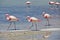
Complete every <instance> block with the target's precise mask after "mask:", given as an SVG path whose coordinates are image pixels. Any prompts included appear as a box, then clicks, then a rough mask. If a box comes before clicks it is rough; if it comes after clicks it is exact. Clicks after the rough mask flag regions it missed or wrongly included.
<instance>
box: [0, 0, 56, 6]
mask: <svg viewBox="0 0 60 40" xmlns="http://www.w3.org/2000/svg"><path fill="white" fill-rule="evenodd" d="M26 1H27V0H0V6H21V5H25V2H26ZM29 1H31V3H32V5H48V2H49V1H50V0H29ZM53 1H56V0H53Z"/></svg>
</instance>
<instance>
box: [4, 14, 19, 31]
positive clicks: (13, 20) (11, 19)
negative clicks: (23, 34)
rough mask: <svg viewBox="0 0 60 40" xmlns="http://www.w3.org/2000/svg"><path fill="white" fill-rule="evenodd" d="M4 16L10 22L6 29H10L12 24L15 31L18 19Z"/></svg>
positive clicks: (7, 15)
mask: <svg viewBox="0 0 60 40" xmlns="http://www.w3.org/2000/svg"><path fill="white" fill-rule="evenodd" d="M5 16H6V20H8V21H9V22H10V25H9V26H8V29H9V28H10V26H11V25H12V23H13V24H14V28H15V30H16V23H15V22H16V21H18V20H19V19H18V18H17V17H15V16H13V15H9V14H5Z"/></svg>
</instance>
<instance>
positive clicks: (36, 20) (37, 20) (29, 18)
mask: <svg viewBox="0 0 60 40" xmlns="http://www.w3.org/2000/svg"><path fill="white" fill-rule="evenodd" d="M27 20H28V22H32V26H31V27H33V26H35V27H36V31H37V22H40V21H41V20H39V19H38V18H36V17H30V16H27ZM33 23H35V24H33ZM31 27H30V28H31ZM30 28H29V29H30Z"/></svg>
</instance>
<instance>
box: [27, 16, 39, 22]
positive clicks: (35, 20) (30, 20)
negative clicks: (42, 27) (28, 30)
mask: <svg viewBox="0 0 60 40" xmlns="http://www.w3.org/2000/svg"><path fill="white" fill-rule="evenodd" d="M27 19H28V21H29V22H38V21H39V19H37V18H36V17H27Z"/></svg>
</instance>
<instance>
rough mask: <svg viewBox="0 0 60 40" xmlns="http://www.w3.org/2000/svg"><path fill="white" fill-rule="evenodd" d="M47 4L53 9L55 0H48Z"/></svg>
mask: <svg viewBox="0 0 60 40" xmlns="http://www.w3.org/2000/svg"><path fill="white" fill-rule="evenodd" d="M49 5H50V7H51V9H53V8H54V5H55V2H53V1H50V2H49Z"/></svg>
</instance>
